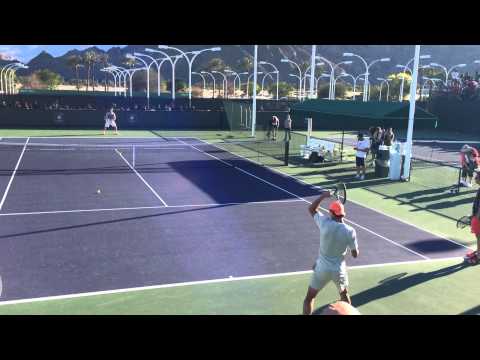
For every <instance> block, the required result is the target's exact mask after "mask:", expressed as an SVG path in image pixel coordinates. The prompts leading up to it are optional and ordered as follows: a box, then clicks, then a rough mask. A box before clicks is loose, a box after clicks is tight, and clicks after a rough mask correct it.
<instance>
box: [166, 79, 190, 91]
mask: <svg viewBox="0 0 480 360" xmlns="http://www.w3.org/2000/svg"><path fill="white" fill-rule="evenodd" d="M186 89H188V85H187V83H186V82H185V81H184V80H182V79H175V92H177V91H184V90H186ZM167 91H172V80H169V81H167Z"/></svg>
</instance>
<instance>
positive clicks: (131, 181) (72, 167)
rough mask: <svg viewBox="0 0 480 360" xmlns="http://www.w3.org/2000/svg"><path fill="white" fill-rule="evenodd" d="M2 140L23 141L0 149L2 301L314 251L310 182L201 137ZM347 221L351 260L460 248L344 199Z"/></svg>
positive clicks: (176, 279) (288, 264)
mask: <svg viewBox="0 0 480 360" xmlns="http://www.w3.org/2000/svg"><path fill="white" fill-rule="evenodd" d="M8 142H12V143H17V144H21V145H19V146H2V147H0V161H1V164H2V165H1V172H0V175H1V176H0V196H2V199H1V202H0V240H1V241H0V275H1V277H2V280H3V294H2V297H1V300H2V301H6V300H16V299H29V298H36V297H45V296H55V295H67V294H75V293H84V292H93V291H102V290H115V289H122V288H132V287H141V286H149V285H161V284H171V283H180V282H189V281H199V280H211V279H219V278H228V277H229V276H233V277H240V276H254V275H265V274H274V273H286V272H295V271H305V270H310V268H311V266H312V264H313V262H314V260H315V259H316V255H317V251H318V231H317V229H316V226H315V225H314V222H313V220H312V219H311V217H310V215H309V214H308V212H307V207H308V202H309V201H312V200H313V199H315V197H316V196H318V194H319V190H318V189H317V188H315V187H312V186H310V185H306V184H304V183H302V182H299V181H298V180H295V179H294V178H292V177H288V176H286V175H282V174H280V173H278V172H275V171H272V170H270V169H269V168H267V167H263V166H261V165H257V164H255V163H252V162H250V161H248V160H246V159H243V158H241V157H238V156H235V155H233V154H231V153H229V152H226V151H223V150H221V149H219V148H217V147H215V146H213V145H209V144H206V143H204V142H202V141H200V140H197V139H194V138H178V139H177V138H158V139H152V138H148V139H147V138H141V139H138V138H137V139H128V138H118V139H115V138H100V139H99V138H56V139H55V138H31V139H28V143H27V139H25V138H17V139H3V140H2V143H3V145H5V143H8ZM52 142H54V143H55V144H64V145H69V146H68V147H65V148H61V147H57V146H54V144H52V145H51V146H50V145H49V144H50V143H52ZM23 144H26V145H25V146H23ZM37 144H44V146H42V147H37V146H36V145H37ZM133 144H135V145H136V146H135V154H134V152H133V147H132V145H133ZM87 145H102V146H105V147H104V148H99V147H91V148H87ZM134 159H135V166H133V160H134ZM327 205H328V204H325V206H327ZM347 217H348V223H349V224H350V225H352V226H353V227H354V228H355V229H356V231H357V235H358V239H359V244H360V249H361V256H360V257H359V258H358V259H352V258H348V260H347V263H348V265H351V266H353V265H365V264H377V263H387V262H398V261H409V260H421V259H430V258H446V257H453V256H463V255H464V253H465V250H466V249H465V248H464V247H462V246H460V245H457V244H455V243H453V242H450V241H448V240H446V239H442V238H439V237H437V236H435V235H432V234H430V233H428V232H425V231H423V230H420V229H418V228H416V227H413V226H411V225H408V224H406V223H403V222H401V221H398V220H395V219H393V218H391V217H388V216H385V215H382V214H380V213H378V212H375V211H373V210H371V209H369V208H367V207H363V206H360V205H356V204H353V203H351V202H347Z"/></svg>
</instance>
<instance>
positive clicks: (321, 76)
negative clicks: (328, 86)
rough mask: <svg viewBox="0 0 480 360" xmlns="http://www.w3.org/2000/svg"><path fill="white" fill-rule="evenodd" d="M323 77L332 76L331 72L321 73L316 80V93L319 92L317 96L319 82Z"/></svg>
mask: <svg viewBox="0 0 480 360" xmlns="http://www.w3.org/2000/svg"><path fill="white" fill-rule="evenodd" d="M321 78H330V74H326V73H323V74H321V75H320V76H319V77H317V81H316V84H315V89H316V93H317V97H318V82H319V80H320V79H321Z"/></svg>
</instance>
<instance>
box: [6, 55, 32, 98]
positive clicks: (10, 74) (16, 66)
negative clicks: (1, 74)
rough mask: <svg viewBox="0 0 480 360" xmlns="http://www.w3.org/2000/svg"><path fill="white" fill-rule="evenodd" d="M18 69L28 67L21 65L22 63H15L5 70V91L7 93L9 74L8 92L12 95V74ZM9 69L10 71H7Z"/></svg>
mask: <svg viewBox="0 0 480 360" xmlns="http://www.w3.org/2000/svg"><path fill="white" fill-rule="evenodd" d="M18 69H28V66H26V65H23V64H22V63H20V62H19V63H15V64H13V65H12V66H10V67H9V68H8V69H7V70H5V89H6V93H7V94H8V93H9V91H8V77H9V76H10V94H11V95H13V93H14V87H13V74H14V73H15V72H16V71H17V70H18ZM9 71H10V73H9Z"/></svg>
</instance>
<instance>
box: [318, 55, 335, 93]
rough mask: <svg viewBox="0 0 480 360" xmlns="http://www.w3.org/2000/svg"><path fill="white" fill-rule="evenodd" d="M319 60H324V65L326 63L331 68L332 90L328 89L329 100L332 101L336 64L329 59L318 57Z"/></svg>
mask: <svg viewBox="0 0 480 360" xmlns="http://www.w3.org/2000/svg"><path fill="white" fill-rule="evenodd" d="M317 59H319V60H322V61H323V62H324V63H326V64H327V65H328V66H330V88H329V89H328V99H329V100H331V99H332V89H333V77H334V70H335V69H334V68H333V67H334V64H333V63H332V62H331V61H330V60H328V59H327V58H324V57H323V56H317Z"/></svg>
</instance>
